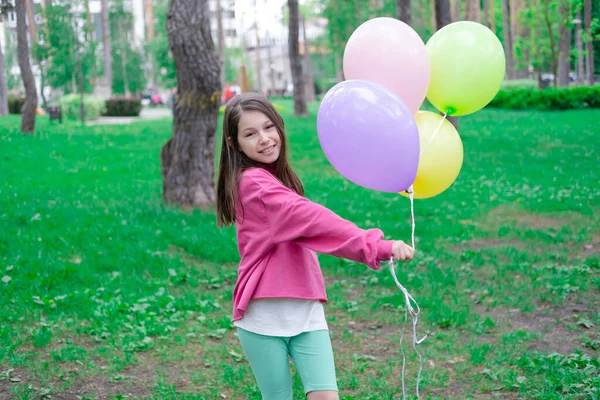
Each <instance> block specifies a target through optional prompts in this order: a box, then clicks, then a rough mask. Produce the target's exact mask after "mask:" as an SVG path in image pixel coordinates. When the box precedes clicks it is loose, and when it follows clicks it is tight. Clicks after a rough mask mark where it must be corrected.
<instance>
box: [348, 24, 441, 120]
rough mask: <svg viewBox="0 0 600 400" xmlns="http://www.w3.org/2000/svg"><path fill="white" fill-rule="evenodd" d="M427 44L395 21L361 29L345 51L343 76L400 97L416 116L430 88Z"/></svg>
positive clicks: (370, 25)
mask: <svg viewBox="0 0 600 400" xmlns="http://www.w3.org/2000/svg"><path fill="white" fill-rule="evenodd" d="M429 75H430V66H429V56H428V55H427V50H426V49H425V43H423V40H422V39H421V37H420V36H419V35H418V34H417V32H415V31H414V30H413V29H412V28H411V27H410V26H408V25H407V24H405V23H404V22H402V21H399V20H397V19H394V18H374V19H371V20H369V21H367V22H365V23H363V24H362V25H360V26H359V27H358V28H356V30H355V31H354V32H353V33H352V35H351V36H350V39H348V43H347V44H346V49H345V50H344V76H345V78H346V79H363V80H368V81H372V82H376V83H379V84H380V85H382V86H384V87H385V88H386V89H388V90H390V91H392V92H393V93H395V94H396V95H398V96H399V97H400V98H401V99H402V100H403V101H404V103H405V104H406V106H407V107H408V108H409V110H410V111H411V112H412V113H413V115H415V114H416V113H417V111H419V107H420V106H421V104H422V103H423V100H424V99H425V96H426V95H427V88H428V87H429Z"/></svg>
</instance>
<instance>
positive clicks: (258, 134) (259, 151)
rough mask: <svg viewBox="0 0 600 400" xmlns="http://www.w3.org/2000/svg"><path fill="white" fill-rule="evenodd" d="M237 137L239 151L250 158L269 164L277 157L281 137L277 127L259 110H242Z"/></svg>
mask: <svg viewBox="0 0 600 400" xmlns="http://www.w3.org/2000/svg"><path fill="white" fill-rule="evenodd" d="M237 139H238V144H239V146H240V151H241V152H242V153H244V154H246V156H248V158H250V159H251V160H254V161H256V162H260V163H263V164H271V163H274V162H275V161H277V159H278V158H279V151H280V150H281V138H280V137H279V132H277V127H276V126H275V124H274V123H273V122H271V120H270V119H269V118H268V117H267V116H266V115H265V114H263V113H261V112H260V111H242V115H241V116H240V121H239V123H238V137H237Z"/></svg>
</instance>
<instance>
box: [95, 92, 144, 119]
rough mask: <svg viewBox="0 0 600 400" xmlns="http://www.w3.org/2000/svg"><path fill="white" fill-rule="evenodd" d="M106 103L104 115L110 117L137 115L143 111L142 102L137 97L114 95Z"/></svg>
mask: <svg viewBox="0 0 600 400" xmlns="http://www.w3.org/2000/svg"><path fill="white" fill-rule="evenodd" d="M105 103H106V112H105V113H104V115H106V116H109V117H137V116H138V115H140V111H142V103H141V101H140V100H139V99H137V98H135V97H113V98H110V99H108V100H106V102H105Z"/></svg>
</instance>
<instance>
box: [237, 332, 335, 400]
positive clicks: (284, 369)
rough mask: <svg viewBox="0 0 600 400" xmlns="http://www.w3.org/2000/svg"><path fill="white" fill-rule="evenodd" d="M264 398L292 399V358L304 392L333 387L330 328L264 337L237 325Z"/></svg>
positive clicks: (333, 366) (270, 399)
mask: <svg viewBox="0 0 600 400" xmlns="http://www.w3.org/2000/svg"><path fill="white" fill-rule="evenodd" d="M237 333H238V337H239V338H240V343H241V344H242V348H243V349H244V353H246V357H247V358H248V361H249V362H250V366H251V367H252V371H253V372H254V376H255V377H256V381H257V382H258V387H259V388H260V392H261V393H262V397H263V400H291V399H292V377H291V374H290V362H289V358H288V357H291V358H292V360H293V361H294V364H295V365H296V369H297V370H298V374H299V375H300V378H301V379H302V385H303V386H304V393H305V394H306V393H308V392H312V391H315V390H335V391H337V390H338V388H337V383H336V379H335V364H334V361H333V351H332V349H331V338H330V337H329V331H326V330H321V331H313V332H303V333H301V334H299V335H297V336H292V337H282V336H265V335H259V334H257V333H252V332H248V331H245V330H243V329H241V328H237Z"/></svg>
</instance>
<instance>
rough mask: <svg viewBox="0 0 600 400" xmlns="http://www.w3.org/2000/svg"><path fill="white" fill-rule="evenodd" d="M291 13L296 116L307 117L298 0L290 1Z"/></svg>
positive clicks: (292, 67) (290, 45) (289, 37)
mask: <svg viewBox="0 0 600 400" xmlns="http://www.w3.org/2000/svg"><path fill="white" fill-rule="evenodd" d="M288 7H289V13H290V26H289V33H288V46H289V53H290V67H291V69H292V82H293V83H294V115H296V116H306V115H308V111H307V110H306V101H305V99H304V77H303V76H302V61H301V59H300V52H299V43H298V36H299V33H300V32H299V31H300V29H299V26H298V17H299V13H298V0H288Z"/></svg>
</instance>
